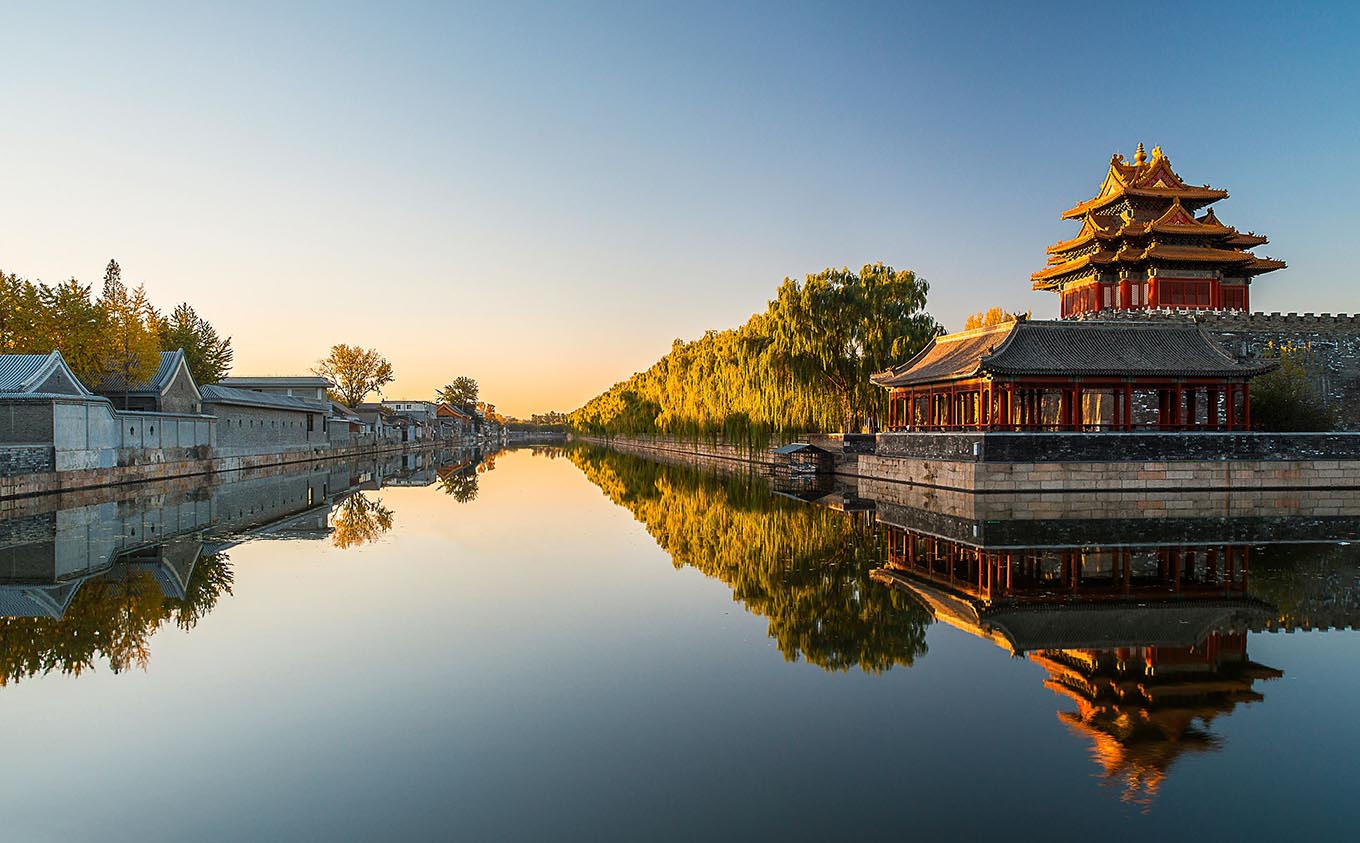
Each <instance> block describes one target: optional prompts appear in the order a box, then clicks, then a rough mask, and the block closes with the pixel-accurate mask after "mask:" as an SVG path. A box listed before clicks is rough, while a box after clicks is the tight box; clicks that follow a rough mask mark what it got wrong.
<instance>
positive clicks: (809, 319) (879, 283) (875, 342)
mask: <svg viewBox="0 0 1360 843" xmlns="http://www.w3.org/2000/svg"><path fill="white" fill-rule="evenodd" d="M929 289H930V285H929V284H928V283H926V280H925V279H924V278H918V277H916V273H914V272H912V271H911V270H909V269H903V270H895V269H893V268H892V267H891V266H886V265H884V264H882V263H875V264H866V265H865V266H864V267H863V268H862V269H860V271H859V272H858V273H854V272H851V271H850V270H849V269H847V268H841V269H825V270H822V271H821V272H819V273H817V274H816V275H809V276H807V278H806V279H805V280H804V281H803V283H801V284H799V283H798V282H797V281H794V280H792V279H789V278H785V279H784V283H783V284H781V285H780V287H779V293H778V296H777V298H776V299H775V300H774V301H773V302H771V303H770V319H769V324H770V327H771V334H770V337H771V345H770V351H771V352H772V353H773V354H774V355H775V357H776V358H777V359H778V360H780V361H781V362H783V363H784V364H785V365H787V366H788V367H789V368H790V369H791V370H793V371H794V372H796V373H797V374H798V375H800V376H802V377H808V378H812V379H814V380H820V381H821V382H822V383H823V384H824V385H825V388H826V389H828V390H830V391H831V392H832V393H833V394H834V395H835V396H836V399H837V401H838V403H839V405H840V408H841V413H842V422H843V424H844V426H845V428H846V429H847V430H849V429H852V428H853V427H854V426H855V424H856V422H858V421H861V420H866V419H876V418H877V416H878V414H879V413H880V412H881V411H882V410H883V409H885V407H886V403H885V402H886V397H885V396H884V395H883V394H882V392H883V391H882V390H881V389H879V388H877V387H875V386H873V385H872V384H871V383H870V382H869V377H870V376H871V375H873V374H874V373H875V372H881V371H883V370H884V369H886V368H888V367H889V366H892V365H894V364H895V363H900V362H901V361H902V360H904V359H906V358H907V357H910V356H911V355H912V354H914V353H915V352H916V351H917V350H919V349H920V348H921V347H922V346H923V345H925V343H926V342H928V341H929V340H930V338H931V337H934V336H936V335H937V334H939V333H940V326H939V324H938V323H937V322H936V321H935V320H934V319H933V318H932V317H931V316H930V314H928V313H926V311H925V306H926V293H927V292H928V291H929Z"/></svg>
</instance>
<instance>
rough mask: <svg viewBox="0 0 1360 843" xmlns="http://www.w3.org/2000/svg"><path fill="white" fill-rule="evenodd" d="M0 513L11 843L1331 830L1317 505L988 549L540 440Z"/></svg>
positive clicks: (1264, 835) (946, 533) (1329, 643)
mask: <svg viewBox="0 0 1360 843" xmlns="http://www.w3.org/2000/svg"><path fill="white" fill-rule="evenodd" d="M0 506H3V507H5V508H4V509H0V730H2V731H3V736H4V748H5V760H6V763H5V764H4V766H3V772H0V794H3V796H0V799H2V800H3V809H4V826H3V828H4V836H5V838H6V839H13V840H28V841H32V840H73V839H99V840H139V841H144V840H159V839H175V840H181V839H194V840H218V839H222V840H261V839H268V840H277V839H309V840H315V839H346V840H348V839H369V840H388V839H465V840H490V839H551V840H599V839H627V840H659V839H679V840H696V839H713V838H724V839H727V838H754V839H771V838H778V839H822V840H824V839H855V838H860V837H865V836H868V835H876V836H877V835H883V836H889V835H890V836H892V837H908V838H921V839H930V838H932V837H934V838H943V839H986V838H989V837H1002V838H1005V839H1011V840H1014V839H1040V838H1043V839H1055V838H1056V839H1069V838H1070V839H1088V840H1089V839H1105V838H1115V839H1197V840H1202V839H1268V838H1274V839H1341V838H1345V837H1349V835H1350V834H1351V833H1353V830H1354V828H1355V824H1356V822H1357V821H1360V800H1357V799H1356V798H1355V772H1356V770H1357V763H1358V762H1357V758H1360V718H1357V714H1356V701H1357V700H1360V632H1355V631H1351V629H1349V627H1352V626H1354V625H1356V624H1357V623H1360V543H1352V542H1360V528H1357V524H1358V523H1360V521H1357V520H1356V519H1353V518H1351V517H1349V516H1347V515H1346V513H1345V512H1344V508H1342V510H1340V511H1339V510H1337V509H1336V508H1334V507H1333V508H1328V509H1327V510H1326V511H1325V512H1320V513H1318V514H1317V516H1316V517H1309V516H1308V514H1307V513H1300V512H1299V509H1298V507H1297V505H1295V506H1293V507H1292V508H1291V509H1290V513H1291V515H1290V517H1289V518H1288V519H1283V520H1282V519H1281V518H1279V517H1276V515H1277V514H1276V513H1272V512H1270V511H1262V512H1259V513H1253V514H1247V515H1243V514H1242V513H1241V512H1234V514H1233V515H1232V516H1231V517H1225V516H1223V515H1222V514H1221V512H1217V511H1216V512H1195V511H1188V512H1186V513H1185V519H1184V524H1185V525H1190V527H1192V529H1191V528H1187V529H1184V530H1179V531H1178V530H1177V529H1176V525H1175V524H1174V523H1167V521H1166V519H1159V520H1158V523H1155V524H1152V523H1149V524H1138V523H1134V522H1129V523H1123V522H1119V521H1115V522H1111V521H1109V520H1108V519H1107V520H1103V521H1100V522H1099V523H1096V522H1091V523H1084V522H1082V521H1081V520H1079V519H1076V520H1070V521H1062V519H1056V520H1052V519H1050V520H1044V521H1036V522H1035V523H1034V524H1031V525H1028V527H1032V528H1033V529H1028V528H1027V529H1003V528H1007V527H1014V526H1016V525H1007V524H995V523H991V524H988V523H981V524H979V523H971V524H970V523H969V522H968V520H967V518H966V517H963V516H956V515H950V514H948V513H945V512H943V511H939V510H938V509H936V510H932V508H931V507H932V504H930V503H929V502H927V503H924V504H921V505H920V506H916V507H913V506H908V505H901V504H898V505H891V506H890V505H888V504H886V503H882V502H880V501H875V500H873V499H871V498H866V497H864V496H862V495H860V494H858V492H857V490H855V489H849V488H845V487H835V486H826V485H817V486H812V487H809V486H806V485H798V484H792V483H788V482H784V481H779V480H773V481H772V480H771V479H770V478H766V477H764V476H760V475H758V474H753V473H749V472H747V473H738V474H735V475H734V474H725V475H724V474H715V473H711V472H709V471H706V470H702V469H697V468H692V467H684V466H672V465H663V464H660V463H657V462H652V461H650V460H646V459H642V458H639V457H636V456H627V455H622V454H617V453H610V452H604V451H601V450H597V449H590V450H587V449H580V450H563V449H559V448H540V449H522V450H511V451H506V452H502V453H500V454H496V455H492V456H486V455H482V454H478V453H447V454H428V455H426V454H416V455H407V456H405V457H401V458H397V459H390V460H375V461H370V462H367V463H356V464H338V463H337V464H318V465H315V466H311V467H308V468H305V469H302V470H298V471H291V472H289V473H285V474H275V475H269V476H247V477H237V478H223V479H219V480H218V481H215V482H214V483H213V484H211V485H196V484H194V483H181V484H175V485H164V486H142V487H124V488H120V489H118V490H112V491H110V492H108V493H106V494H97V493H87V494H85V495H83V496H70V497H66V498H62V499H29V500H25V501H16V502H7V503H4V504H2V505H0ZM1172 520H1173V521H1174V519H1172ZM1021 526H1026V525H1021ZM1084 531H1086V532H1084ZM1112 531H1113V532H1112ZM989 535H990V536H1005V537H1006V538H1005V539H1004V540H995V541H994V540H990V539H988V538H987V537H988V536H989ZM1025 536H1032V538H1031V539H1027V540H1028V541H1031V542H1032V543H1031V544H1029V545H1026V544H1025V543H1024V541H1025V540H1026V539H1024V537H1025ZM1083 536H1086V537H1085V538H1083ZM1017 537H1019V538H1017Z"/></svg>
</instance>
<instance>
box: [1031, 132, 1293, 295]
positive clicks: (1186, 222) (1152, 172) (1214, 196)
mask: <svg viewBox="0 0 1360 843" xmlns="http://www.w3.org/2000/svg"><path fill="white" fill-rule="evenodd" d="M1227 196H1228V192H1227V191H1226V190H1218V189H1216V188H1212V187H1209V186H1208V185H1204V186H1201V187H1195V186H1192V185H1188V184H1186V183H1185V182H1184V181H1183V180H1182V179H1181V177H1180V176H1179V175H1177V174H1176V172H1175V171H1174V170H1172V169H1171V162H1170V160H1169V159H1167V157H1166V156H1165V155H1163V154H1162V150H1161V147H1153V150H1152V155H1151V157H1149V156H1148V155H1147V153H1145V152H1144V151H1143V145H1142V144H1141V143H1140V144H1138V153H1137V154H1136V155H1135V156H1134V159H1133V162H1132V163H1129V162H1126V161H1125V160H1124V156H1122V155H1115V156H1114V157H1113V158H1111V159H1110V169H1109V171H1108V172H1107V173H1106V175H1105V180H1104V181H1103V182H1102V183H1101V185H1100V192H1099V193H1097V194H1096V196H1095V197H1094V198H1092V199H1088V200H1086V201H1085V202H1081V203H1079V204H1078V205H1076V206H1074V207H1072V208H1069V209H1068V210H1067V211H1065V212H1063V215H1062V216H1063V219H1065V220H1078V221H1080V222H1081V231H1079V232H1078V233H1077V236H1076V237H1074V238H1072V239H1071V240H1064V241H1062V242H1060V243H1055V244H1054V245H1052V246H1050V247H1048V255H1049V257H1048V265H1047V266H1045V267H1044V268H1043V269H1041V270H1040V271H1038V272H1036V273H1034V275H1032V276H1031V280H1032V281H1033V282H1034V289H1036V290H1052V291H1054V292H1056V293H1057V294H1058V295H1059V296H1060V297H1061V300H1062V309H1061V313H1062V316H1063V317H1064V318H1066V317H1069V316H1077V315H1080V314H1083V313H1093V312H1098V311H1103V310H1130V309H1143V308H1158V307H1170V308H1177V309H1179V308H1194V309H1213V310H1247V309H1248V308H1249V303H1250V298H1249V295H1248V290H1249V287H1250V285H1251V281H1252V279H1253V278H1255V277H1256V276H1258V275H1261V274H1263V273H1266V272H1273V271H1275V270H1277V269H1283V268H1284V266H1285V264H1284V261H1278V260H1274V259H1271V258H1262V257H1257V256H1256V255H1254V254H1253V253H1252V252H1251V251H1249V250H1250V249H1251V248H1253V247H1255V246H1263V245H1265V243H1266V242H1267V241H1266V238H1265V237H1264V236H1261V235H1258V234H1255V233H1250V232H1249V233H1246V234H1243V233H1241V232H1239V231H1238V230H1237V229H1235V228H1233V227H1231V226H1228V225H1224V224H1223V223H1221V222H1219V220H1218V218H1217V217H1216V216H1215V215H1214V212H1213V210H1212V209H1208V206H1209V205H1211V204H1213V203H1214V202H1217V201H1218V200H1220V199H1226V198H1227ZM1200 209H1206V210H1205V211H1204V213H1202V214H1200V213H1198V212H1199V211H1200Z"/></svg>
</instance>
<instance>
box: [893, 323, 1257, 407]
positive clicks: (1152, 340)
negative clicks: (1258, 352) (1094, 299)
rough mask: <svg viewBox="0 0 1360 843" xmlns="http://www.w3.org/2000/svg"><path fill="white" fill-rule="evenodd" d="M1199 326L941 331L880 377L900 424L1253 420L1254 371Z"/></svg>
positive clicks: (1008, 326)
mask: <svg viewBox="0 0 1360 843" xmlns="http://www.w3.org/2000/svg"><path fill="white" fill-rule="evenodd" d="M1277 365H1278V364H1277V363H1276V362H1274V361H1260V360H1258V361H1240V360H1236V359H1234V358H1232V357H1230V356H1228V355H1227V354H1226V353H1224V352H1223V350H1222V349H1221V348H1220V347H1219V346H1218V345H1217V344H1216V343H1215V342H1214V341H1213V340H1212V339H1210V338H1209V337H1208V336H1207V335H1206V334H1205V333H1204V332H1203V330H1201V329H1200V327H1199V326H1198V325H1196V324H1194V323H1191V322H1147V323H1138V322H1128V321H1110V322H1102V321H1095V320H1081V321H1074V320H1064V321H1032V320H1027V319H1021V320H1018V321H1011V322H1005V323H1002V324H1000V325H996V326H992V327H986V328H977V329H974V330H970V331H963V332H960V333H957V334H948V335H946V336H941V337H936V338H935V339H933V340H931V342H930V343H929V344H928V345H927V346H926V347H925V348H924V349H922V350H921V352H920V353H918V354H917V355H916V356H915V357H913V358H911V359H910V360H908V361H906V362H905V363H902V364H901V365H899V366H896V367H894V368H892V369H889V370H887V371H885V372H881V373H879V374H877V375H874V376H873V378H872V380H873V382H874V383H875V384H877V385H879V386H882V387H884V388H886V389H888V390H889V391H890V394H889V411H888V423H887V427H888V429H889V430H906V431H1135V430H1159V431H1179V430H1227V431H1231V430H1244V429H1249V428H1250V427H1251V397H1250V394H1249V392H1248V387H1247V384H1248V381H1249V380H1250V378H1252V377H1254V376H1256V375H1259V374H1263V373H1265V372H1268V371H1270V370H1272V369H1274V368H1275V367H1276V366H1277Z"/></svg>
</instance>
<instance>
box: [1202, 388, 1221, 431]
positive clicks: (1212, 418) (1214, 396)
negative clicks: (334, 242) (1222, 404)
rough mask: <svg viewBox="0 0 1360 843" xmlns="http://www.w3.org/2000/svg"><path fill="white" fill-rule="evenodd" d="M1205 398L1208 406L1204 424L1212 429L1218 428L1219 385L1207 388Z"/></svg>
mask: <svg viewBox="0 0 1360 843" xmlns="http://www.w3.org/2000/svg"><path fill="white" fill-rule="evenodd" d="M1205 399H1206V400H1207V401H1208V406H1206V407H1205V410H1204V424H1205V426H1206V427H1208V428H1209V429H1210V430H1218V385H1217V384H1215V385H1214V386H1211V387H1209V388H1208V389H1206V390H1205Z"/></svg>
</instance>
